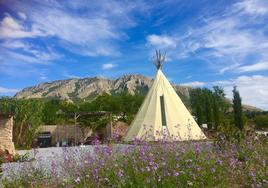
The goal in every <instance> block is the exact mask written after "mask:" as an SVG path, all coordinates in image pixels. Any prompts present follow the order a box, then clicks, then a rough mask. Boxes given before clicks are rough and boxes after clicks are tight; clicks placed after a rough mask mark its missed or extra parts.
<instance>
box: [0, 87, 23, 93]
mask: <svg viewBox="0 0 268 188" xmlns="http://www.w3.org/2000/svg"><path fill="white" fill-rule="evenodd" d="M18 91H19V89H11V88H5V87H1V86H0V94H14V93H16V92H18Z"/></svg>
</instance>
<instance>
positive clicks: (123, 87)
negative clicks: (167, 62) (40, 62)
mask: <svg viewBox="0 0 268 188" xmlns="http://www.w3.org/2000/svg"><path fill="white" fill-rule="evenodd" d="M152 83H153V79H151V78H148V77H145V76H143V75H123V76H121V77H119V78H118V79H115V80H111V79H106V78H101V77H93V78H83V79H68V80H59V81H53V82H49V83H42V84H39V85H37V86H33V87H28V88H25V89H23V90H21V91H20V92H18V93H17V94H16V95H15V98H26V99H28V98H58V99H65V100H69V101H74V100H77V99H88V98H94V97H95V96H96V95H98V94H101V93H104V92H105V93H109V94H116V93H120V92H122V91H127V92H129V93H131V94H146V93H147V91H148V90H149V88H150V87H151V85H152ZM174 88H175V90H176V91H177V92H178V93H179V95H180V96H185V97H187V98H188V97H189V89H190V87H185V86H179V85H174Z"/></svg>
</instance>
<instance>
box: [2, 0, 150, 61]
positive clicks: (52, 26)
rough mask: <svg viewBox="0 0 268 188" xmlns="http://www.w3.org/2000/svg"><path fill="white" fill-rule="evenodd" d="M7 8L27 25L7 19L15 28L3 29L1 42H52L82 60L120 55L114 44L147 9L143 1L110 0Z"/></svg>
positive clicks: (27, 4)
mask: <svg viewBox="0 0 268 188" xmlns="http://www.w3.org/2000/svg"><path fill="white" fill-rule="evenodd" d="M145 7H146V6H145ZM9 8H10V9H11V10H13V11H14V12H20V11H21V10H23V11H24V12H23V13H20V17H21V18H22V17H26V19H27V24H25V23H24V22H23V19H22V21H21V22H18V20H15V19H14V18H12V17H11V16H8V18H7V19H8V20H9V21H12V22H13V23H17V24H16V27H15V28H14V27H13V28H12V29H10V27H4V28H5V29H3V31H2V32H0V35H1V36H2V38H8V37H9V38H24V37H36V36H40V37H41V36H43V37H47V38H49V39H50V38H53V40H55V43H56V44H57V45H59V46H60V47H63V48H65V49H67V50H69V51H71V52H72V53H76V54H80V55H85V56H118V55H120V50H119V46H118V45H117V42H118V41H120V40H122V39H125V38H127V36H126V34H125V32H124V30H125V29H127V28H129V27H133V26H134V25H135V24H136V23H135V19H134V17H133V16H132V13H133V12H142V11H144V9H146V8H144V3H142V1H141V2H133V3H132V2H124V1H120V2H117V1H109V0H107V1H106V0H104V1H96V2H91V3H88V2H87V1H75V2H66V3H65V4H64V5H63V4H59V3H58V2H57V1H48V2H46V1H42V2H35V6H34V7H33V6H31V3H21V2H16V3H14V5H13V6H10V7H9ZM18 14H19V13H18ZM23 14H24V15H23ZM26 15H27V16H26ZM3 21H4V23H6V20H3ZM9 31H12V32H9Z"/></svg>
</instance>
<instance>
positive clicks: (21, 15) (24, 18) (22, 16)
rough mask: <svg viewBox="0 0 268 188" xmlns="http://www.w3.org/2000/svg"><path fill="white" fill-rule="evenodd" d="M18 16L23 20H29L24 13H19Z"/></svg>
mask: <svg viewBox="0 0 268 188" xmlns="http://www.w3.org/2000/svg"><path fill="white" fill-rule="evenodd" d="M18 15H19V17H20V18H21V19H22V20H26V19H27V16H26V14H25V13H23V12H18Z"/></svg>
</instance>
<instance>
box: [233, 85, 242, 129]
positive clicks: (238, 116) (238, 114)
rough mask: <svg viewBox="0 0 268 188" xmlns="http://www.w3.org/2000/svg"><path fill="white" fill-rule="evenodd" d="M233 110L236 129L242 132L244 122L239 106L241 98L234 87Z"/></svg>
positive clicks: (240, 105) (240, 106)
mask: <svg viewBox="0 0 268 188" xmlns="http://www.w3.org/2000/svg"><path fill="white" fill-rule="evenodd" d="M233 110H234V123H235V126H236V127H237V128H239V129H240V130H243V128H244V121H243V111H242V104H241V97H240V94H239V92H238V90H237V89H236V86H234V88H233Z"/></svg>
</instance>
